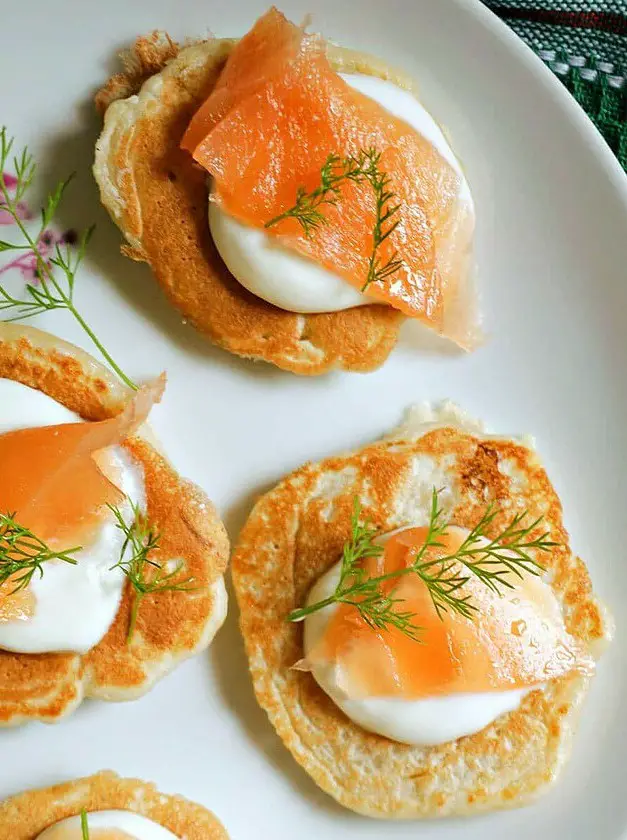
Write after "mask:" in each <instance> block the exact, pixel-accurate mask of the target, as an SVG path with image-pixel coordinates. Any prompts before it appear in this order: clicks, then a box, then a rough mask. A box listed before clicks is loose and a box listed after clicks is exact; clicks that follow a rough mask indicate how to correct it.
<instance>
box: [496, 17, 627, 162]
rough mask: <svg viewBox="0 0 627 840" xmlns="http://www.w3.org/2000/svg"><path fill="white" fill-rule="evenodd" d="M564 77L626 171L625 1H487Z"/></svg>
mask: <svg viewBox="0 0 627 840" xmlns="http://www.w3.org/2000/svg"><path fill="white" fill-rule="evenodd" d="M484 2H485V4H486V6H488V7H489V8H490V9H492V11H493V12H494V13H495V14H497V15H498V16H499V17H500V18H502V19H503V20H504V21H505V22H506V23H507V24H508V25H509V26H511V28H512V29H513V30H514V31H515V32H516V33H517V34H518V35H520V37H521V38H523V39H524V40H525V41H526V42H527V44H529V46H530V47H532V49H534V50H535V51H536V52H537V53H538V55H539V56H540V57H541V58H542V59H543V60H544V62H545V63H546V64H547V65H548V66H549V67H550V68H551V70H553V72H554V73H555V74H556V75H557V76H558V77H559V78H560V79H561V80H562V82H563V83H564V84H565V85H566V87H567V88H568V90H570V92H571V93H572V94H573V96H574V97H575V99H576V100H577V101H578V102H579V103H580V105H582V107H583V108H584V109H585V110H586V112H587V114H588V115H589V117H590V118H591V119H592V121H593V122H594V124H595V125H596V126H597V128H598V129H599V131H600V132H601V133H602V134H603V136H604V137H605V139H606V141H607V143H608V144H609V146H610V148H611V149H612V150H613V151H614V153H615V154H616V156H617V157H618V159H619V161H620V162H621V164H622V166H623V169H625V171H627V0H597V2H585V0H580V1H579V2H577V0H571V2H559V0H556V2H550V0H527V2H525V0H509V2H506V3H500V2H494V0H484Z"/></svg>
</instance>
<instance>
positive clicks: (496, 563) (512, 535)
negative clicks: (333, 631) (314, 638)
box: [288, 488, 557, 641]
mask: <svg viewBox="0 0 627 840" xmlns="http://www.w3.org/2000/svg"><path fill="white" fill-rule="evenodd" d="M498 513H499V511H498V509H497V508H496V506H495V505H494V504H490V505H489V506H488V507H487V508H486V511H485V513H484V514H483V516H482V517H481V519H480V520H479V522H478V523H477V525H475V527H474V528H473V529H472V530H471V531H470V532H469V533H468V535H467V536H466V537H465V539H464V540H463V542H462V543H461V545H460V546H459V547H458V548H456V549H454V550H452V551H450V552H449V553H447V552H446V550H445V549H446V542H445V539H446V536H447V534H448V530H449V527H450V523H448V522H447V521H446V520H445V518H444V515H443V511H442V510H441V508H440V506H439V501H438V491H437V490H436V489H435V488H434V489H433V492H432V497H431V510H430V515H429V525H428V527H427V534H426V537H425V540H424V542H423V544H422V545H421V546H420V548H419V549H418V550H417V552H416V554H415V556H414V558H413V560H412V562H411V563H410V564H409V565H407V566H406V567H403V568H401V569H396V570H394V571H390V572H385V573H383V574H381V575H369V574H368V571H367V570H366V569H365V568H364V567H363V560H364V559H366V558H368V557H380V556H381V555H382V554H383V553H384V548H383V546H381V545H380V544H378V543H377V542H376V541H375V540H376V538H377V535H378V534H377V531H376V529H374V528H372V527H371V526H370V524H369V523H368V522H366V523H365V524H362V523H361V522H360V514H361V509H360V506H359V502H358V501H357V500H356V502H355V508H354V511H353V516H352V519H351V536H350V538H349V539H348V540H347V542H346V543H345V545H344V549H343V553H342V562H341V571H340V578H339V581H338V584H337V586H336V589H335V591H334V592H333V593H332V594H331V595H330V596H329V597H327V598H325V599H323V600H321V601H318V602H316V603H314V604H309V605H307V606H305V607H301V608H299V609H296V610H292V612H291V613H290V614H289V615H288V621H302V620H303V619H305V618H306V617H307V616H308V615H311V614H312V613H315V612H318V611H319V610H321V609H324V607H328V606H331V605H333V604H349V605H351V606H354V607H355V608H356V609H357V610H358V612H359V614H360V616H361V617H362V619H363V620H364V621H365V622H366V624H368V625H369V626H371V627H373V628H378V629H383V630H386V629H389V628H391V627H395V628H397V629H398V630H400V631H401V632H402V633H404V634H405V635H406V636H409V637H410V638H412V639H414V640H417V641H420V629H421V628H420V627H419V626H418V625H417V624H416V623H415V621H414V620H415V619H416V618H417V616H416V614H415V613H412V612H411V611H409V610H403V609H402V606H401V605H402V604H403V599H402V598H398V597H395V596H394V589H392V591H391V592H386V590H385V589H384V587H383V584H386V583H387V582H388V581H391V580H397V579H400V578H403V577H406V576H407V575H411V574H415V575H417V576H418V577H419V578H420V580H421V581H422V582H423V583H424V585H425V586H426V587H427V590H428V592H429V595H430V597H431V601H432V603H433V606H434V608H435V611H436V613H437V615H438V617H439V618H440V619H442V618H443V617H444V614H445V613H447V612H449V611H450V612H454V613H457V614H459V615H461V616H463V617H464V618H472V617H473V615H474V614H475V613H476V612H477V611H478V609H479V608H478V607H477V605H476V604H474V603H473V602H472V599H471V596H470V594H468V593H467V592H465V591H464V585H465V584H466V583H467V582H468V581H469V580H470V577H471V576H472V575H474V576H475V577H477V578H478V579H479V580H480V581H481V583H483V584H484V585H485V586H486V587H488V588H489V589H491V590H492V591H493V592H496V593H500V592H501V591H502V590H503V589H512V588H514V586H515V583H514V582H513V581H512V579H511V578H512V576H514V577H517V578H523V576H524V575H525V574H531V575H540V574H541V572H542V571H543V567H542V565H541V564H540V563H538V561H537V560H536V559H535V558H534V557H533V556H532V554H531V552H549V551H550V550H551V549H552V548H554V547H555V546H556V545H557V543H555V542H553V541H552V540H550V539H549V538H548V537H549V533H548V532H545V533H543V534H542V535H541V536H539V537H532V534H533V533H534V532H535V531H536V529H537V528H538V526H539V525H540V523H541V522H542V518H541V517H540V518H538V519H535V520H533V521H532V522H530V523H529V524H527V525H523V522H524V520H526V519H527V513H526V512H523V513H519V514H516V515H515V516H514V517H513V518H512V520H511V521H510V522H509V524H508V525H506V527H505V528H503V529H502V530H501V531H500V533H499V534H498V535H497V536H496V537H493V538H488V537H487V532H488V530H489V529H490V527H491V525H492V523H493V522H494V520H495V518H496V516H497V515H498ZM443 549H444V550H443Z"/></svg>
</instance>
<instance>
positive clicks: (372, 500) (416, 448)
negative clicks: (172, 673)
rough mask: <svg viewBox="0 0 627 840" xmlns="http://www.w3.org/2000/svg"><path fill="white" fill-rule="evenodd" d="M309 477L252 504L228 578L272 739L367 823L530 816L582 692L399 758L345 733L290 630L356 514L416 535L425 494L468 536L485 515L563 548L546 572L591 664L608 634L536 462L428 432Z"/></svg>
mask: <svg viewBox="0 0 627 840" xmlns="http://www.w3.org/2000/svg"><path fill="white" fill-rule="evenodd" d="M399 435H400V437H395V438H390V439H386V440H384V441H382V442H379V443H375V444H373V445H371V446H367V447H365V448H364V449H362V450H359V451H357V452H354V453H351V454H348V455H342V456H340V457H334V458H328V459H326V460H324V461H321V462H320V463H315V464H307V465H306V466H304V467H302V468H301V469H299V470H297V471H296V472H294V473H292V474H291V475H290V476H288V477H287V478H285V479H284V480H283V481H281V482H280V484H278V485H277V487H276V488H275V489H273V490H271V491H270V492H269V493H267V494H266V495H264V496H263V497H262V498H261V499H260V500H259V501H258V503H257V504H256V506H255V508H254V510H253V512H252V513H251V515H250V518H249V519H248V522H247V524H246V525H245V527H244V529H243V531H242V533H241V536H240V538H239V542H238V545H237V547H236V549H235V553H234V556H233V564H232V573H233V579H234V583H235V590H236V594H237V599H238V602H239V606H240V612H241V629H242V633H243V635H244V639H245V644H246V650H247V653H248V657H249V664H250V670H251V674H252V679H253V683H254V688H255V692H256V695H257V699H258V701H259V703H260V705H261V706H262V707H263V708H264V709H265V710H266V712H267V713H268V716H269V718H270V720H271V722H272V723H273V725H274V727H275V728H276V730H277V732H278V734H279V735H280V737H281V738H282V740H283V741H284V742H285V744H286V746H287V747H288V748H289V750H290V751H291V752H292V754H293V756H294V758H295V759H296V760H297V761H298V762H299V763H300V764H301V765H302V766H303V767H304V768H305V770H306V771H307V772H308V773H309V774H310V775H311V776H312V777H313V779H314V780H315V781H316V782H317V783H318V784H319V785H320V787H321V788H323V790H325V791H326V792H327V793H329V794H331V796H333V797H335V799H337V800H338V801H339V802H340V803H341V804H342V805H344V806H346V807H347V808H351V809H353V810H355V811H358V812H360V813H363V814H367V815H369V816H374V817H387V818H390V817H391V818H415V817H430V816H444V815H454V814H470V813H476V812H480V811H486V810H491V809H495V808H504V807H511V806H516V805H522V804H524V803H527V802H529V801H530V800H532V799H533V798H534V797H536V796H537V795H538V794H540V793H542V792H543V791H544V790H545V789H546V788H547V787H548V786H549V785H550V784H551V783H552V782H553V781H554V779H555V778H556V776H557V774H558V773H559V770H560V768H561V767H562V765H563V763H564V760H565V759H566V758H567V755H568V752H569V744H570V741H571V737H572V734H573V730H574V726H575V722H576V717H577V711H578V708H579V706H580V704H581V701H582V699H583V696H584V694H585V691H586V688H587V685H588V682H589V679H588V678H586V677H583V676H579V675H576V676H569V677H566V678H563V679H560V680H553V681H551V682H549V683H547V684H546V687H545V689H544V690H537V691H533V692H531V693H530V694H528V695H527V696H526V697H525V698H524V700H523V701H522V703H521V705H520V708H519V709H518V710H516V711H514V712H511V713H508V714H505V715H503V716H501V717H500V718H498V719H497V720H496V721H495V722H494V723H493V724H491V725H490V726H488V727H487V728H486V729H484V730H483V731H482V732H479V733H478V734H476V735H472V736H468V737H464V738H461V739H459V740H457V741H455V742H453V743H449V744H444V745H441V746H437V747H427V748H425V747H415V746H408V745H404V744H399V743H396V742H393V741H390V740H388V739H387V738H384V737H381V736H378V735H374V734H371V733H369V732H366V731H365V730H364V729H362V728H361V727H359V726H358V725H356V724H354V723H353V722H352V721H351V720H349V719H348V718H347V717H346V716H345V715H344V714H343V713H342V712H341V711H340V709H339V708H338V707H337V706H336V705H335V704H334V703H333V701H332V700H331V699H330V698H329V697H328V696H327V695H326V694H325V693H324V692H323V691H322V689H321V688H320V687H319V686H318V685H317V683H316V682H315V680H314V678H313V677H312V675H311V674H310V673H303V672H301V671H297V670H293V669H291V666H292V665H293V664H294V663H295V662H297V661H298V660H299V659H300V658H301V657H302V656H303V642H302V627H301V626H300V625H294V624H290V623H288V622H286V620H285V619H286V616H287V615H288V613H289V612H290V610H292V609H293V608H295V607H298V606H301V605H302V604H303V603H304V601H305V599H306V596H307V593H308V591H309V589H310V587H311V586H312V584H313V583H314V582H315V581H316V580H317V578H318V577H319V576H320V575H321V574H322V573H323V572H325V571H326V570H327V569H328V568H329V567H330V566H331V565H333V564H334V563H335V562H336V561H337V560H338V559H339V557H340V553H341V549H342V546H343V544H344V542H345V540H346V539H347V537H348V535H349V534H350V518H351V513H352V510H353V500H354V497H355V496H358V497H359V499H360V501H361V505H362V508H363V516H364V517H369V518H370V519H371V520H372V522H373V523H374V524H375V525H376V526H377V527H378V528H380V529H381V530H383V531H387V530H391V529H394V528H398V527H401V526H405V525H408V524H411V523H426V521H427V519H428V510H429V505H430V501H431V492H432V487H433V486H434V485H435V486H436V487H438V488H440V487H441V488H445V489H444V490H443V491H442V492H441V494H440V503H441V505H442V507H443V509H444V511H445V513H446V514H447V515H448V516H449V518H450V520H452V521H453V522H455V523H456V524H458V525H460V526H462V527H467V528H471V527H472V526H474V525H475V524H476V523H477V521H478V520H479V519H480V517H481V515H482V514H483V513H484V512H485V508H486V504H487V503H488V502H489V501H492V500H493V501H495V502H497V503H498V505H499V507H500V508H502V510H503V512H502V513H500V514H499V516H498V517H497V519H496V520H495V521H494V523H493V530H495V531H496V530H497V529H499V528H502V527H503V525H504V524H505V522H506V520H507V521H509V520H510V519H511V517H512V516H513V514H515V513H516V512H522V511H524V510H525V509H526V510H528V511H529V514H530V516H531V517H534V518H535V517H538V516H543V517H544V521H543V523H542V525H541V530H545V529H546V530H549V531H550V535H551V538H552V539H553V540H555V541H556V542H558V543H559V544H560V545H559V547H558V548H556V549H555V550H554V551H553V552H552V553H551V555H550V556H549V557H546V556H544V555H543V558H542V560H543V563H544V564H545V565H546V566H547V567H548V568H549V570H550V580H551V585H552V587H553V589H554V591H555V593H556V595H557V597H558V599H559V601H560V603H561V605H562V608H563V612H564V616H565V622H566V626H567V628H568V630H569V632H570V633H572V634H573V635H575V636H576V637H578V638H580V639H582V640H583V642H584V643H585V645H586V647H588V648H589V649H590V650H591V651H592V652H593V653H595V654H598V653H599V652H600V643H601V642H602V641H603V640H604V639H605V637H606V636H607V635H608V634H609V626H608V623H607V620H606V618H605V614H604V611H603V609H602V607H601V606H600V605H599V604H598V602H597V601H596V600H595V598H594V596H593V593H592V587H591V582H590V578H589V575H588V572H587V570H586V567H585V565H584V564H583V562H582V561H581V560H580V559H579V558H578V557H576V556H575V555H574V554H573V553H572V552H571V550H570V548H569V543H568V534H567V532H566V531H565V529H564V526H563V524H562V508H561V504H560V500H559V498H558V496H557V495H556V493H555V491H554V489H553V487H552V485H551V483H550V481H549V479H548V477H547V475H546V473H545V471H544V469H543V468H542V466H541V464H540V463H539V461H538V458H537V455H536V453H535V452H534V451H533V450H532V449H531V448H528V447H527V446H525V445H523V444H521V443H518V442H514V441H511V440H504V439H496V438H488V437H486V436H484V435H482V434H480V433H477V431H476V429H473V430H472V431H462V430H460V429H459V428H456V427H453V426H444V427H436V428H432V429H431V430H429V431H427V432H426V433H424V434H421V435H420V436H416V434H414V433H413V432H412V431H411V427H401V430H400V431H399Z"/></svg>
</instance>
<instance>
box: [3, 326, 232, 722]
mask: <svg viewBox="0 0 627 840" xmlns="http://www.w3.org/2000/svg"><path fill="white" fill-rule="evenodd" d="M1 378H6V379H13V380H15V381H17V382H21V383H23V384H24V385H28V386H30V387H32V388H37V389H38V390H40V391H42V392H43V393H45V394H47V395H48V396H50V397H52V398H53V399H55V400H56V401H57V402H59V403H61V404H62V405H64V406H66V407H67V408H69V409H70V410H71V411H74V412H76V413H77V414H79V415H80V416H81V417H83V419H85V420H102V419H105V418H107V417H111V416H113V415H115V414H117V413H118V412H119V411H120V410H121V408H122V407H123V405H124V404H125V402H126V400H127V399H128V396H129V392H128V390H127V389H126V388H125V387H124V386H122V385H121V384H120V383H119V382H118V380H116V379H115V377H113V376H112V375H111V374H110V373H109V372H108V371H107V370H106V369H105V368H104V367H103V366H102V365H100V364H99V363H98V362H96V361H95V360H94V359H93V358H92V357H91V356H89V355H88V354H87V353H85V352H83V351H82V350H79V349H78V348H77V347H74V346H73V345H71V344H68V343H67V342H64V341H61V340H59V339H57V338H56V337H54V336H51V335H49V334H48V333H44V332H42V331H41V330H36V329H33V328H31V327H24V326H21V325H20V326H18V325H14V324H6V323H5V324H0V379H1ZM149 437H150V435H149V433H147V434H146V435H143V434H141V435H138V436H137V437H134V438H131V439H128V440H127V441H126V442H125V443H124V444H123V445H124V447H125V448H126V449H127V450H128V452H129V453H130V455H131V457H132V458H133V460H135V461H136V462H137V463H138V464H139V465H140V466H141V467H142V469H143V472H144V478H145V485H146V499H147V512H148V516H149V518H150V520H151V522H152V523H153V524H154V526H155V528H156V530H157V532H158V533H160V535H161V543H160V545H161V552H162V555H163V556H164V557H176V558H179V557H180V558H181V559H182V560H183V563H184V568H183V569H182V571H181V577H182V578H187V577H190V576H192V577H193V578H194V590H193V591H187V592H184V591H178V592H176V591H168V592H159V593H156V594H152V595H151V594H148V595H146V596H145V597H144V598H143V600H142V604H141V608H140V610H139V613H138V617H137V625H136V632H135V633H134V635H133V639H132V641H131V642H130V643H128V644H127V640H126V636H127V629H128V624H129V611H130V606H131V597H132V595H131V591H130V585H127V587H126V589H125V592H124V596H123V599H122V603H121V605H120V608H119V610H118V613H117V616H116V618H115V620H114V622H113V624H112V626H111V628H110V629H109V631H108V633H107V634H106V635H105V637H104V638H103V639H102V641H101V642H100V643H99V644H98V645H96V646H95V647H94V648H92V649H91V650H90V651H89V652H88V653H87V654H84V655H82V656H81V655H79V654H75V653H64V654H61V653H59V654H56V653H54V654H53V653H46V654H25V653H10V652H8V651H2V650H0V725H5V726H6V725H14V724H19V723H23V722H25V721H27V720H30V719H40V720H44V721H56V720H59V719H60V718H61V717H63V716H64V715H67V714H69V713H70V712H72V711H73V710H74V709H75V708H76V707H77V706H78V705H79V704H80V702H81V701H82V700H83V698H85V697H93V698H99V699H102V700H132V699H134V698H136V697H139V696H140V695H142V694H144V693H145V692H146V691H148V690H149V689H150V688H151V687H152V686H153V685H154V683H155V682H156V681H157V680H158V679H159V678H160V677H162V676H164V675H165V674H166V673H168V672H169V671H170V670H172V668H174V667H175V666H176V665H177V664H178V663H179V662H181V661H182V660H184V659H186V658H188V657H189V656H192V655H193V654H195V653H197V652H198V651H201V650H203V649H204V648H206V647H207V645H208V644H209V643H210V642H211V640H212V639H213V637H214V635H215V633H216V631H217V630H218V629H219V627H220V626H221V625H222V623H223V621H224V619H225V616H226V602H227V597H226V590H225V587H224V571H225V569H226V565H227V561H228V553H229V544H228V538H227V535H226V531H225V529H224V526H223V525H222V522H221V521H220V519H219V518H218V516H217V513H216V511H215V508H214V507H213V505H212V503H211V502H210V501H209V499H208V498H207V497H206V495H205V494H204V493H203V491H202V490H200V488H198V487H197V486H196V485H194V484H192V483H191V482H189V481H186V480H184V479H182V478H180V477H179V476H178V475H177V473H176V472H175V470H174V469H173V468H172V466H171V465H170V464H169V463H168V461H167V460H166V459H165V458H164V456H163V455H162V454H160V452H158V451H157V449H156V448H155V447H154V445H153V444H152V443H151V442H150V440H149Z"/></svg>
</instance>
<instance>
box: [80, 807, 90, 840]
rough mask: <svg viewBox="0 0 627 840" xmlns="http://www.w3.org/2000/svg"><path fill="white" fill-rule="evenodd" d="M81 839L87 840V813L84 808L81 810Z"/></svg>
mask: <svg viewBox="0 0 627 840" xmlns="http://www.w3.org/2000/svg"><path fill="white" fill-rule="evenodd" d="M81 838H82V840H89V824H88V822H87V811H86V810H85V809H84V808H83V809H82V810H81Z"/></svg>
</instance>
